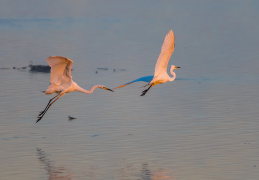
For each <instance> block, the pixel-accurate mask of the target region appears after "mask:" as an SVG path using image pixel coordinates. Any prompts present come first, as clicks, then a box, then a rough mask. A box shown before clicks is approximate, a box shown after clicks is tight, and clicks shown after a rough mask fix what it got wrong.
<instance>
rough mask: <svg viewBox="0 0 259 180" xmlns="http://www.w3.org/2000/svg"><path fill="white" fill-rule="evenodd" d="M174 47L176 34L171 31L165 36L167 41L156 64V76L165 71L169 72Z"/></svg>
mask: <svg viewBox="0 0 259 180" xmlns="http://www.w3.org/2000/svg"><path fill="white" fill-rule="evenodd" d="M174 45H175V44H174V32H173V31H172V29H171V30H170V31H169V32H168V33H167V35H166V36H165V40H164V43H163V45H162V48H161V53H160V55H159V57H158V59H157V62H156V67H155V73H154V76H157V75H158V74H160V73H161V72H163V71H167V65H168V62H169V59H170V57H171V55H172V53H173V52H174Z"/></svg>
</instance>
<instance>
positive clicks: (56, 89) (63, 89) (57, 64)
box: [36, 56, 113, 123]
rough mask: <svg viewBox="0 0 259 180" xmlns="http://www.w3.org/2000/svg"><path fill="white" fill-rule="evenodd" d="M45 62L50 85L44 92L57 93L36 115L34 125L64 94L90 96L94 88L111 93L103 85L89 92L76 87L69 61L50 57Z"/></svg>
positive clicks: (59, 57) (63, 58)
mask: <svg viewBox="0 0 259 180" xmlns="http://www.w3.org/2000/svg"><path fill="white" fill-rule="evenodd" d="M47 62H48V64H49V66H50V67H51V74H50V83H51V84H50V85H49V87H48V89H47V90H46V91H45V94H53V93H57V95H56V96H55V97H53V98H51V99H50V100H49V103H48V104H47V106H46V108H45V109H44V110H43V111H41V112H40V114H39V115H38V120H37V121H36V123H37V122H39V121H40V120H41V118H42V117H43V116H44V115H45V113H46V112H47V111H48V109H49V108H50V106H51V105H52V104H53V103H54V102H56V101H57V100H58V99H59V98H61V97H62V96H64V95H65V94H66V93H70V92H72V91H79V92H82V93H86V94H91V93H92V92H93V91H94V90H95V89H96V88H101V89H105V90H109V91H113V90H111V89H109V88H107V87H105V86H103V85H95V86H93V87H92V88H91V89H90V90H85V89H83V88H81V87H80V86H79V85H77V83H76V82H74V81H73V80H72V76H71V68H72V65H73V61H72V60H71V59H68V58H66V57H61V56H50V57H48V58H47Z"/></svg>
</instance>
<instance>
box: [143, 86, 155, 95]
mask: <svg viewBox="0 0 259 180" xmlns="http://www.w3.org/2000/svg"><path fill="white" fill-rule="evenodd" d="M152 86H154V85H153V84H151V85H150V86H149V88H147V89H146V90H144V91H142V94H141V95H140V96H145V94H146V93H147V92H148V90H149V89H150V88H151V87H152Z"/></svg>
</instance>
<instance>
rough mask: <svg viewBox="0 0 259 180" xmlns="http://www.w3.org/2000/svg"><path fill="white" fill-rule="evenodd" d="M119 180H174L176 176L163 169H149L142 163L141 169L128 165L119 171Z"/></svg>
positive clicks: (147, 165)
mask: <svg viewBox="0 0 259 180" xmlns="http://www.w3.org/2000/svg"><path fill="white" fill-rule="evenodd" d="M120 174H121V178H122V179H121V180H126V179H128V178H133V177H134V178H137V180H176V176H175V175H174V174H173V173H172V172H170V171H168V170H165V169H163V168H158V169H157V168H154V167H150V165H149V164H147V163H144V164H142V166H141V167H136V165H128V166H127V167H124V168H122V169H121V170H120Z"/></svg>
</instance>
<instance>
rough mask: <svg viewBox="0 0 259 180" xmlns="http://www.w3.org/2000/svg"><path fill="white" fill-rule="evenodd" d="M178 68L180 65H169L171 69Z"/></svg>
mask: <svg viewBox="0 0 259 180" xmlns="http://www.w3.org/2000/svg"><path fill="white" fill-rule="evenodd" d="M178 68H181V67H178V66H175V65H171V69H172V70H174V69H178Z"/></svg>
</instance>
